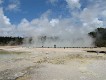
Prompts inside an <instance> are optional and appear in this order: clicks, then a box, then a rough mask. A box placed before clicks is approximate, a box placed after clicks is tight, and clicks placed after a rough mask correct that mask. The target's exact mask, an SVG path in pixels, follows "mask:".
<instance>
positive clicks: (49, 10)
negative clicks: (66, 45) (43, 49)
mask: <svg viewBox="0 0 106 80" xmlns="http://www.w3.org/2000/svg"><path fill="white" fill-rule="evenodd" d="M98 27H104V28H106V0H0V36H21V37H25V36H39V35H47V36H61V37H63V38H67V39H68V38H69V36H71V37H73V38H74V37H79V36H82V35H84V34H87V33H88V32H90V31H92V30H95V29H96V28H98Z"/></svg>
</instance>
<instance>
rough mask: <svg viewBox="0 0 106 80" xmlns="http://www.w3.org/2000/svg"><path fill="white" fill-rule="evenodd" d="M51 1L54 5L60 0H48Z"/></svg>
mask: <svg viewBox="0 0 106 80" xmlns="http://www.w3.org/2000/svg"><path fill="white" fill-rule="evenodd" d="M48 2H49V3H51V4H52V5H54V4H55V3H57V2H58V0H48Z"/></svg>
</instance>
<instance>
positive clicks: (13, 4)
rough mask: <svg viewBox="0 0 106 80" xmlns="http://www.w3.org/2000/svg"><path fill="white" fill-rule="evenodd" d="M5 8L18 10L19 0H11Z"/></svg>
mask: <svg viewBox="0 0 106 80" xmlns="http://www.w3.org/2000/svg"><path fill="white" fill-rule="evenodd" d="M6 10H9V11H19V10H20V1H19V0H13V1H11V2H10V4H9V5H8V6H7V8H6Z"/></svg>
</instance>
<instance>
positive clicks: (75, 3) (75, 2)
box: [66, 0, 81, 9]
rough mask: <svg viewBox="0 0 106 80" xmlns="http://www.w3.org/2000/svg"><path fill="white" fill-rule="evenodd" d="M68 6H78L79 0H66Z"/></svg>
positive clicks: (72, 7)
mask: <svg viewBox="0 0 106 80" xmlns="http://www.w3.org/2000/svg"><path fill="white" fill-rule="evenodd" d="M66 2H67V4H68V7H69V8H71V9H75V8H80V7H81V4H80V0H66Z"/></svg>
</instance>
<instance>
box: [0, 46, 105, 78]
mask: <svg viewBox="0 0 106 80" xmlns="http://www.w3.org/2000/svg"><path fill="white" fill-rule="evenodd" d="M87 50H98V51H101V50H103V51H106V48H66V49H63V48H55V49H54V48H26V47H17V46H13V47H11V46H5V47H4V46H0V51H2V53H3V51H7V53H8V52H9V53H8V54H1V53H0V80H106V76H105V74H106V55H105V54H103V53H100V54H98V55H97V54H96V53H88V52H86V51H87ZM17 52H18V54H17ZM11 53H12V54H11ZM19 53H20V54H19Z"/></svg>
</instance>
